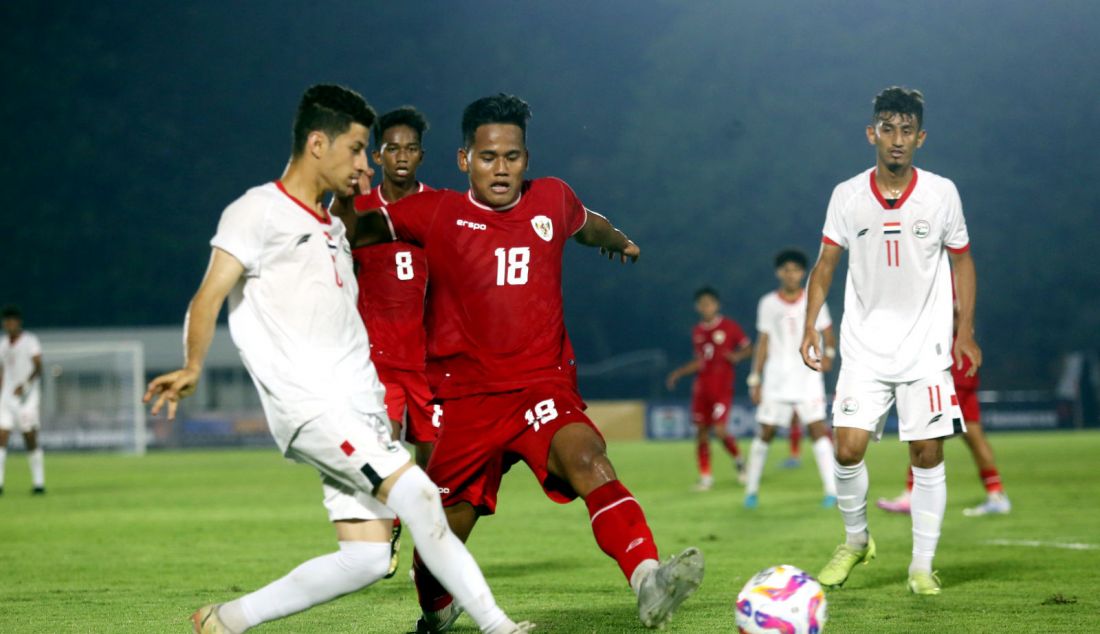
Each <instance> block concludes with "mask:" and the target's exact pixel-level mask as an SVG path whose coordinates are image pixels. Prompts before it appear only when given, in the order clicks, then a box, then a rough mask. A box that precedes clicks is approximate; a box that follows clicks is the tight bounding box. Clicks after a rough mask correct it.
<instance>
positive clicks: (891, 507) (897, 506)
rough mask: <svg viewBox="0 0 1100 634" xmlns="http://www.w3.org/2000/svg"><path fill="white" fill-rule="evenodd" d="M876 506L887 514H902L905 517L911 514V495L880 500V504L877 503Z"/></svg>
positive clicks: (904, 494)
mask: <svg viewBox="0 0 1100 634" xmlns="http://www.w3.org/2000/svg"><path fill="white" fill-rule="evenodd" d="M875 506H877V507H879V508H880V509H882V510H884V511H886V512H887V513H901V514H903V515H908V514H909V493H908V492H906V493H902V494H901V495H899V496H897V497H896V498H894V499H892V500H891V499H888V498H879V499H878V502H875Z"/></svg>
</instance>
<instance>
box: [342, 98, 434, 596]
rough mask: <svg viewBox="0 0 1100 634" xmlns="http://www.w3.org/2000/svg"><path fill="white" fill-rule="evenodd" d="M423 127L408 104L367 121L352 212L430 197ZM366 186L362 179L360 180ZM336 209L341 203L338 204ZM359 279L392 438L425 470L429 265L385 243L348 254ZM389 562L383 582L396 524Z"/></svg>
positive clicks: (411, 249) (416, 253)
mask: <svg viewBox="0 0 1100 634" xmlns="http://www.w3.org/2000/svg"><path fill="white" fill-rule="evenodd" d="M427 129H428V121H427V119H425V118H424V115H422V114H421V113H420V112H418V111H417V110H416V109H415V108H411V107H408V106H405V107H402V108H398V109H396V110H393V111H391V112H387V113H386V114H384V115H382V116H381V117H379V118H378V120H377V121H375V122H374V126H373V129H372V134H373V136H374V147H375V150H374V152H373V158H374V162H375V164H376V165H378V166H379V167H380V168H382V182H381V183H379V184H378V186H376V187H375V188H374V189H371V190H370V192H369V193H366V194H363V195H361V196H358V197H356V199H355V200H354V201H353V203H352V204H354V205H355V206H356V207H358V208H359V209H378V208H379V207H382V206H384V205H387V204H389V203H392V202H396V201H398V200H401V199H402V198H404V197H406V196H409V195H412V194H418V193H420V192H424V191H432V190H431V188H430V187H428V186H427V185H424V184H423V183H421V182H420V181H419V180H417V177H416V171H417V169H418V168H419V167H420V162H421V161H422V160H423V158H424V146H423V145H422V143H423V140H424V132H425V131H426V130H427ZM366 182H367V183H369V182H370V181H369V179H368V180H366ZM343 204H346V202H344V203H343ZM352 258H354V259H355V264H356V266H357V271H356V275H357V277H358V281H359V315H360V316H361V317H362V318H363V323H364V324H365V325H366V326H367V335H368V336H369V337H370V356H371V360H372V361H374V366H375V368H377V369H378V378H379V379H381V381H382V385H384V386H385V388H386V411H387V412H388V415H389V418H390V423H391V424H392V425H393V437H394V440H398V439H400V438H401V436H402V428H403V429H404V435H405V440H406V441H408V442H409V443H412V444H413V445H414V446H415V447H416V464H418V465H419V466H420V468H422V469H427V468H428V458H429V457H430V456H431V453H432V444H433V443H434V442H435V437H436V435H437V433H438V431H439V429H438V427H439V418H440V417H439V416H438V415H437V414H436V413H435V407H433V406H432V404H431V400H432V392H431V389H430V388H429V387H428V378H427V376H425V374H424V360H425V358H426V357H427V348H426V344H425V341H424V293H425V290H426V288H427V284H428V261H427V259H426V258H425V257H424V250H423V249H421V248H420V247H418V246H416V245H413V244H409V243H406V242H388V243H384V244H376V245H372V246H368V247H360V248H358V249H355V250H353V251H352ZM390 541H391V544H392V556H391V558H390V570H389V572H388V573H387V574H386V578H389V577H392V576H393V575H394V573H395V572H397V563H398V559H397V557H398V552H399V551H400V548H401V520H398V519H395V520H394V522H393V538H392V539H391V540H390Z"/></svg>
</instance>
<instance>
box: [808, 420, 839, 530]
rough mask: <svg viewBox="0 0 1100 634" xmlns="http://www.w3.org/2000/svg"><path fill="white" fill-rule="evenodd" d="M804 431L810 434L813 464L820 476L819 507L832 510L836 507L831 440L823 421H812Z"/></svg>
mask: <svg viewBox="0 0 1100 634" xmlns="http://www.w3.org/2000/svg"><path fill="white" fill-rule="evenodd" d="M806 429H807V430H809V432H810V438H811V439H812V442H813V444H812V447H813V452H814V462H816V463H817V472H818V475H820V476H821V488H822V489H823V490H824V492H825V497H824V498H822V500H821V505H822V506H823V507H825V508H827V509H828V508H833V507H834V506H836V475H835V474H834V473H833V471H834V465H833V452H834V449H833V439H832V437H831V436H830V435H829V428H828V427H826V426H825V421H820V420H819V421H814V422H812V423H810V424H809V425H806Z"/></svg>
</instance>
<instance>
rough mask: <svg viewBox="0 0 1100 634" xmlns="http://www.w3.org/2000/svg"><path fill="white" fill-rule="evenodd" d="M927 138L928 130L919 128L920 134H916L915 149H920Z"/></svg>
mask: <svg viewBox="0 0 1100 634" xmlns="http://www.w3.org/2000/svg"><path fill="white" fill-rule="evenodd" d="M927 136H928V130H925V129H924V128H921V129H920V132H918V133H917V147H920V146H922V145H924V139H925V137H927Z"/></svg>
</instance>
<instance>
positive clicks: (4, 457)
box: [0, 447, 8, 487]
mask: <svg viewBox="0 0 1100 634" xmlns="http://www.w3.org/2000/svg"><path fill="white" fill-rule="evenodd" d="M7 462H8V448H7V447H3V448H0V487H2V486H4V465H5V464H7Z"/></svg>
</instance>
